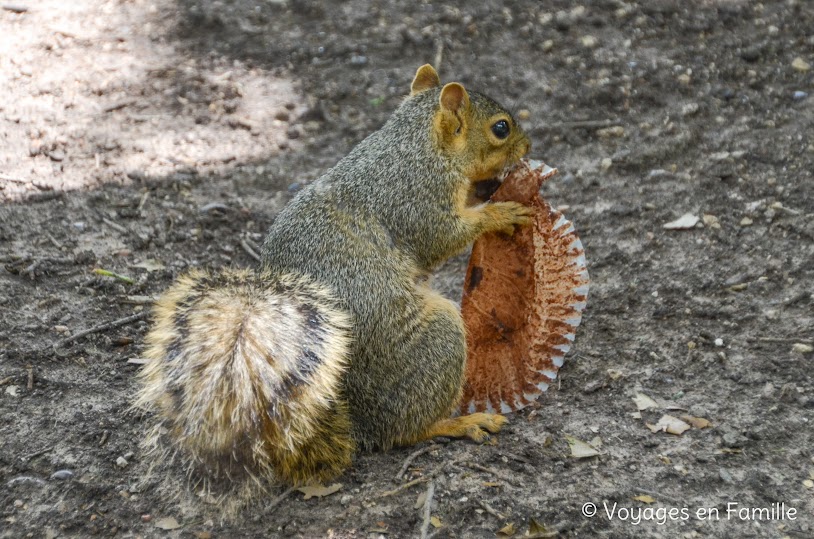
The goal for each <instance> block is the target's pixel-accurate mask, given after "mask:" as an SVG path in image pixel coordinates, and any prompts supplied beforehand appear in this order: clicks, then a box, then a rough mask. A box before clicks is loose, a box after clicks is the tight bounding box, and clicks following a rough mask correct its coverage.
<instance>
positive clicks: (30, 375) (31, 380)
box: [25, 365, 34, 391]
mask: <svg viewBox="0 0 814 539" xmlns="http://www.w3.org/2000/svg"><path fill="white" fill-rule="evenodd" d="M26 370H28V383H27V384H26V386H25V387H26V389H28V390H29V391H31V390H32V389H34V367H33V366H32V365H29V366H28V367H27V369H26Z"/></svg>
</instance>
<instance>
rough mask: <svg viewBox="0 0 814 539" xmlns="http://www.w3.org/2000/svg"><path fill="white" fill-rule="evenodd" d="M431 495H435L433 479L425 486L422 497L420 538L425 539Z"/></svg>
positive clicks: (430, 510) (430, 508)
mask: <svg viewBox="0 0 814 539" xmlns="http://www.w3.org/2000/svg"><path fill="white" fill-rule="evenodd" d="M433 495H435V481H430V484H429V485H428V486H427V496H426V497H425V498H424V523H423V524H422V525H421V539H427V533H428V532H429V530H430V519H431V518H432V497H433Z"/></svg>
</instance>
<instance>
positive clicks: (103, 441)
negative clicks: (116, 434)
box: [99, 430, 110, 446]
mask: <svg viewBox="0 0 814 539" xmlns="http://www.w3.org/2000/svg"><path fill="white" fill-rule="evenodd" d="M108 436H110V431H109V430H104V431H103V432H102V439H101V440H99V445H100V446H103V445H105V442H106V441H107V438H108Z"/></svg>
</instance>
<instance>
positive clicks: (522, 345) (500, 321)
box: [459, 160, 589, 413]
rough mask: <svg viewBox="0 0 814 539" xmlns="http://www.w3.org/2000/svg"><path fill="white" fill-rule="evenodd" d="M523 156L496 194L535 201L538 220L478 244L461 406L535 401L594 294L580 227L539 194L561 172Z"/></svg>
mask: <svg viewBox="0 0 814 539" xmlns="http://www.w3.org/2000/svg"><path fill="white" fill-rule="evenodd" d="M556 172H557V171H556V169H552V168H550V167H548V166H547V165H544V164H542V163H533V162H529V161H526V160H523V161H521V162H520V163H519V164H518V165H517V166H516V167H515V168H514V169H513V170H512V171H511V172H510V173H509V175H508V176H507V177H506V179H505V180H504V181H503V183H502V184H501V185H500V187H499V188H498V189H497V191H495V193H494V194H493V195H492V197H491V200H492V201H493V202H495V201H508V200H510V201H514V202H520V203H522V204H524V205H526V206H530V207H533V208H534V210H535V214H534V217H533V220H532V226H529V227H522V228H520V229H518V230H517V231H516V232H515V233H514V235H513V236H508V235H506V234H503V233H500V232H493V233H489V234H484V235H483V236H481V237H480V238H479V239H478V240H477V241H476V242H475V245H474V246H473V248H472V256H471V257H470V259H469V267H468V268H467V272H466V280H465V283H464V293H463V299H462V302H461V313H462V315H463V318H464V323H465V325H466V328H467V366H466V384H465V385H464V395H463V398H462V400H461V404H460V408H459V409H460V411H461V413H473V412H481V411H487V412H490V413H495V412H498V413H509V412H512V411H516V410H519V409H521V408H523V407H525V406H527V405H528V404H530V403H531V402H533V401H534V400H535V399H536V398H537V397H539V396H540V394H541V393H542V392H543V391H545V390H546V389H547V388H548V385H549V384H551V383H552V382H553V381H554V380H555V378H556V376H557V371H558V370H559V368H560V367H561V366H562V364H563V359H564V356H565V354H566V353H567V352H568V350H569V348H570V347H571V343H572V342H573V340H574V334H575V331H576V328H577V326H578V325H579V323H580V320H581V317H582V311H583V309H584V308H585V302H586V300H587V296H588V282H589V281H588V271H587V268H586V266H585V252H584V251H583V248H582V243H581V242H580V240H579V237H578V236H577V234H576V231H575V230H574V226H573V225H572V224H571V222H569V221H568V220H567V219H566V218H565V217H564V216H563V215H562V213H560V212H559V211H557V210H555V209H553V208H552V207H551V206H550V205H549V204H548V202H546V201H545V200H543V198H542V197H541V196H540V195H539V190H540V185H541V184H542V183H543V182H544V181H545V180H547V179H548V178H550V177H551V176H553V175H554V174H556Z"/></svg>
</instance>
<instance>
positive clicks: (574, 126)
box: [548, 119, 622, 129]
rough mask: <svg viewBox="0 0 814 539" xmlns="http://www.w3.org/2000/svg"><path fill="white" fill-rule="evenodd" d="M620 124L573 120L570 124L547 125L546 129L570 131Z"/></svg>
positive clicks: (615, 122)
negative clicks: (565, 129) (567, 129)
mask: <svg viewBox="0 0 814 539" xmlns="http://www.w3.org/2000/svg"><path fill="white" fill-rule="evenodd" d="M621 123H622V122H620V121H619V120H610V119H609V120H575V121H572V122H559V123H554V124H549V125H548V127H549V128H550V129H556V128H570V129H577V128H580V127H583V128H592V127H612V126H614V125H619V124H621Z"/></svg>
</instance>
